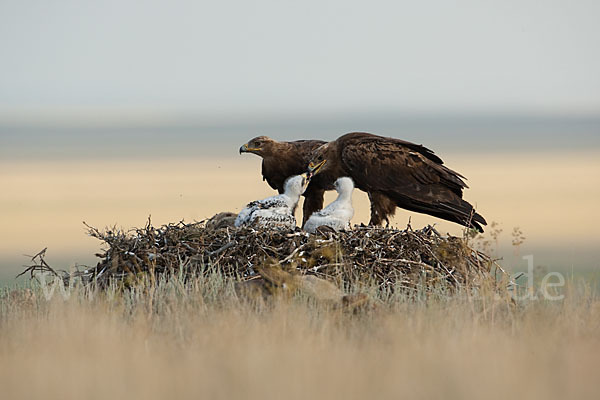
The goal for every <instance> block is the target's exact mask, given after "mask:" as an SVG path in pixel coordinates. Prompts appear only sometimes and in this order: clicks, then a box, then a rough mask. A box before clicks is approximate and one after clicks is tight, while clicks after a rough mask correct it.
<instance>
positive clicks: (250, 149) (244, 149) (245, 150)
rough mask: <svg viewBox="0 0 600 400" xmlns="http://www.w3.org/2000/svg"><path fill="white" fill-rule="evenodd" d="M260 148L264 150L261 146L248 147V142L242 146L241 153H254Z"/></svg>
mask: <svg viewBox="0 0 600 400" xmlns="http://www.w3.org/2000/svg"><path fill="white" fill-rule="evenodd" d="M260 150H262V149H261V148H260V147H248V143H245V144H243V145H242V146H240V154H242V153H254V152H256V151H260Z"/></svg>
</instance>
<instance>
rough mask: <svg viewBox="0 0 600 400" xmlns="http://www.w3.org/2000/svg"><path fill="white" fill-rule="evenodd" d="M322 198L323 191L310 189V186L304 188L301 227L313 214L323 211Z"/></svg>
mask: <svg viewBox="0 0 600 400" xmlns="http://www.w3.org/2000/svg"><path fill="white" fill-rule="evenodd" d="M324 197H325V191H324V190H322V189H316V188H311V187H310V185H309V186H308V188H306V192H304V205H303V206H302V227H304V224H305V223H306V221H307V220H308V219H309V218H310V216H311V215H312V214H313V213H314V212H316V211H319V210H322V209H323V202H324Z"/></svg>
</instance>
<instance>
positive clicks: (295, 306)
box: [0, 275, 600, 399]
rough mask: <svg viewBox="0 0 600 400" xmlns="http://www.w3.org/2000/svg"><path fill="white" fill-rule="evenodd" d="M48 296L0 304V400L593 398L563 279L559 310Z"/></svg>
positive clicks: (441, 301)
mask: <svg viewBox="0 0 600 400" xmlns="http://www.w3.org/2000/svg"><path fill="white" fill-rule="evenodd" d="M50 293H51V292H50V290H49V288H48V287H46V290H42V288H39V287H34V288H33V289H32V290H31V292H29V291H20V292H18V293H9V292H7V291H5V292H4V293H3V294H2V296H1V300H0V396H1V397H2V398H6V399H15V398H45V399H59V398H60V399H81V398H86V399H96V398H97V399H106V398H128V399H138V398H140V399H141V398H143V399H164V398H216V399H220V398H222V399H231V398H249V399H258V398H260V399H268V398H274V399H275V398H276V399H280V398H288V399H294V398H344V399H365V398H394V399H395V398H399V397H407V398H444V399H453V398H455V399H465V398H474V399H480V398H497V399H503V398H507V397H510V398H514V397H518V398H540V399H541V398H544V399H549V398H590V399H592V398H593V399H595V398H598V397H599V396H600V383H599V382H598V379H597V371H598V370H599V368H600V357H599V356H600V350H599V349H600V301H599V299H598V297H597V296H596V294H595V293H593V292H592V291H591V290H590V289H589V288H588V287H587V286H585V285H583V284H580V283H576V282H573V281H570V282H568V283H567V286H566V287H565V288H564V289H563V291H562V294H564V299H563V300H561V301H546V300H535V301H534V300H524V301H519V302H518V303H517V304H516V305H515V304H514V303H513V302H512V301H511V300H510V299H509V298H508V297H506V296H504V295H502V296H496V295H494V294H493V293H492V292H489V291H486V290H483V291H482V292H481V293H479V294H477V295H476V296H474V295H473V293H467V292H460V293H456V294H453V295H450V294H448V293H445V292H444V291H442V290H439V291H436V292H433V293H430V294H425V293H413V294H411V295H408V294H406V293H397V294H394V295H392V294H390V293H387V294H385V293H384V294H382V293H379V294H376V293H374V292H372V294H373V295H375V296H377V297H378V300H377V303H378V304H379V305H378V306H377V307H376V308H375V309H369V310H363V311H360V312H358V313H349V312H345V311H343V310H340V309H338V308H336V307H333V306H331V305H330V304H324V303H319V302H316V301H315V300H314V299H310V298H306V297H303V296H301V295H295V296H292V297H291V298H283V297H282V298H279V299H276V300H274V301H272V302H267V303H261V302H253V301H244V300H240V299H239V298H238V297H237V296H236V295H235V292H234V290H233V284H232V283H231V282H229V281H226V280H224V279H221V278H220V277H219V276H216V275H214V276H211V277H209V278H204V279H196V280H193V281H190V282H187V283H183V282H181V281H180V280H178V279H176V278H174V279H171V280H164V281H161V282H159V283H158V285H157V286H156V287H154V288H140V289H139V290H131V291H130V290H127V291H123V290H122V289H121V288H119V287H118V286H114V287H111V288H110V289H109V290H107V291H102V292H99V291H94V290H83V289H73V290H71V291H64V292H62V291H60V290H59V288H55V291H54V293H53V294H52V296H50ZM67 296H69V297H68V298H67V299H66V298H65V297H67ZM47 298H50V300H47Z"/></svg>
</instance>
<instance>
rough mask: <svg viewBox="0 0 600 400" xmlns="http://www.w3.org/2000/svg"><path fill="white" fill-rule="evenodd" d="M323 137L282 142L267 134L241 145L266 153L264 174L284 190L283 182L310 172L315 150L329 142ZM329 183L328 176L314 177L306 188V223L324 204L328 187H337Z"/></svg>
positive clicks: (250, 150)
mask: <svg viewBox="0 0 600 400" xmlns="http://www.w3.org/2000/svg"><path fill="white" fill-rule="evenodd" d="M326 143H327V142H324V141H322V140H296V141H294V142H278V141H276V140H273V139H271V138H269V137H267V136H258V137H255V138H254V139H251V140H250V141H249V142H248V143H246V144H244V145H242V146H241V147H240V154H242V153H254V154H256V155H259V156H260V157H262V159H263V161H262V176H263V180H265V181H267V183H268V184H269V186H271V187H272V188H273V189H275V190H277V191H278V192H279V193H280V194H281V193H283V184H284V182H285V180H286V179H287V178H289V177H290V176H293V175H300V174H302V173H304V172H306V166H307V165H308V162H309V161H310V157H311V154H312V153H313V151H314V150H316V149H317V148H318V147H319V146H322V145H324V144H326ZM334 181H335V179H334V180H333V181H331V184H329V185H325V184H323V183H324V179H322V178H321V177H318V178H316V179H311V182H310V184H309V185H308V187H307V188H306V191H305V192H304V194H303V196H304V206H303V207H302V226H304V223H305V222H306V220H307V219H308V218H309V217H310V216H311V215H312V213H313V212H315V211H319V210H320V209H322V208H323V196H324V194H325V190H331V189H333V183H334Z"/></svg>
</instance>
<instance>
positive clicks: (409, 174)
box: [340, 134, 485, 228]
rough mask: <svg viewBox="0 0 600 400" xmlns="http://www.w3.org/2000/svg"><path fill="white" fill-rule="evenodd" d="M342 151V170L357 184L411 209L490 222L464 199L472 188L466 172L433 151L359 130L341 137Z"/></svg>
mask: <svg viewBox="0 0 600 400" xmlns="http://www.w3.org/2000/svg"><path fill="white" fill-rule="evenodd" d="M341 139H342V138H341ZM340 151H341V154H340V156H341V162H342V164H343V169H344V170H346V171H347V172H348V174H349V175H350V176H351V177H352V179H353V180H354V183H355V185H356V187H357V188H359V189H361V190H364V191H366V192H370V193H382V194H384V195H386V196H387V197H389V198H391V199H392V200H393V201H394V202H395V203H396V205H397V206H399V207H402V208H405V209H408V210H412V211H417V212H421V213H426V214H430V215H434V216H436V217H439V218H443V219H447V220H450V221H454V222H458V223H461V224H466V223H468V221H469V220H470V219H471V217H472V218H473V220H474V221H475V222H479V223H483V224H485V220H484V219H483V217H481V216H480V215H479V214H476V213H474V211H473V207H472V206H471V205H470V204H469V203H467V202H466V201H464V200H463V199H462V190H463V188H465V187H467V186H466V184H465V182H464V181H463V180H462V176H461V175H460V174H458V173H456V172H454V171H452V170H451V169H449V168H447V167H445V166H444V165H443V164H442V161H441V159H439V158H438V157H437V156H435V155H434V154H433V152H432V151H431V150H429V149H427V148H425V147H423V146H419V145H415V144H412V143H409V142H404V141H401V140H397V139H391V138H384V137H379V136H374V135H369V134H364V135H360V134H355V135H354V136H351V137H348V138H345V140H342V141H341V142H340ZM472 213H473V216H471V214H472ZM479 228H481V227H479Z"/></svg>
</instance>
